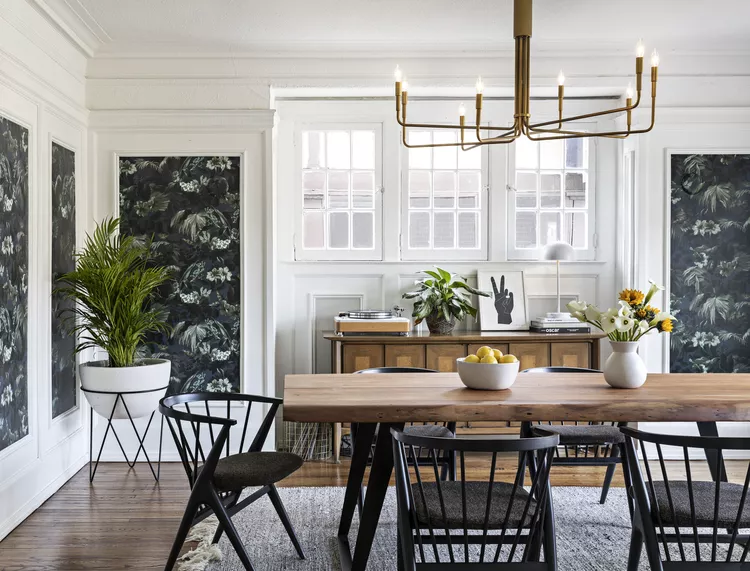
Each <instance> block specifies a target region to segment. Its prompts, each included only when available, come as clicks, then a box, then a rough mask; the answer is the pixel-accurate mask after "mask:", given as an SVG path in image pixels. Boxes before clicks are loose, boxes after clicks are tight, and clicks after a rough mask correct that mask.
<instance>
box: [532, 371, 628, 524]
mask: <svg viewBox="0 0 750 571" xmlns="http://www.w3.org/2000/svg"><path fill="white" fill-rule="evenodd" d="M522 372H523V373H577V374H578V373H579V374H582V375H586V374H591V373H601V371H598V370H596V369H586V368H583V367H536V368H533V369H525V370H524V371H522ZM622 426H627V423H626V422H608V421H591V422H579V421H574V422H571V421H565V422H563V421H551V420H547V421H535V422H524V423H522V424H521V434H523V435H529V434H534V433H535V431H536V430H538V429H541V430H544V431H547V432H554V433H555V434H559V435H560V446H559V447H558V448H557V449H556V450H555V458H554V463H555V464H558V465H562V466H606V467H607V472H606V473H605V475H604V482H603V484H602V493H601V497H600V498H599V502H600V503H602V504H603V503H604V502H605V501H606V500H607V494H608V493H609V486H610V484H611V483H612V477H613V476H614V474H615V468H616V467H617V465H618V464H621V463H622V462H623V458H624V456H625V453H624V449H623V446H624V444H625V438H624V436H623V435H622V434H621V433H620V430H619V427H622ZM623 475H624V476H625V481H626V485H627V478H628V474H627V470H626V468H625V467H624V466H623ZM631 511H632V509H631Z"/></svg>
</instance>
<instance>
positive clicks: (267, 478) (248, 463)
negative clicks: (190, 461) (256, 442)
mask: <svg viewBox="0 0 750 571" xmlns="http://www.w3.org/2000/svg"><path fill="white" fill-rule="evenodd" d="M303 463H304V462H303V460H302V458H300V457H299V456H297V455H296V454H292V453H290V452H241V453H239V454H232V455H231V456H227V457H226V458H222V459H221V460H219V462H218V463H217V464H216V470H214V484H216V489H218V490H221V491H222V492H234V491H237V490H242V489H243V488H249V487H251V486H266V485H268V484H275V483H276V482H278V481H279V480H283V479H284V478H286V477H287V476H291V475H292V474H294V473H295V472H296V471H297V470H299V469H300V468H301V467H302V464H303Z"/></svg>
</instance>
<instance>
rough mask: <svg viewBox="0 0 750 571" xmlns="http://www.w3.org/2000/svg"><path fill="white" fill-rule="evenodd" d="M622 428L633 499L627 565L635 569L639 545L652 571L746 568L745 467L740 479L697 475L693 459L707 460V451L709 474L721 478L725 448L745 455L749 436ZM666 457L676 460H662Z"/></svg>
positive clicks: (749, 524)
mask: <svg viewBox="0 0 750 571" xmlns="http://www.w3.org/2000/svg"><path fill="white" fill-rule="evenodd" d="M622 432H623V433H624V435H625V439H626V445H625V450H626V454H627V455H628V460H629V461H628V467H629V470H630V473H631V479H632V482H633V484H632V490H631V494H632V495H633V496H634V498H635V505H636V510H635V515H634V518H633V531H632V536H631V542H630V555H629V559H628V570H629V571H635V570H636V569H638V562H639V560H640V557H641V551H642V549H643V546H644V545H645V547H646V556H647V558H648V562H649V565H650V568H651V570H652V571H657V570H658V571H662V570H675V571H679V570H684V571H697V570H702V569H706V570H709V569H710V570H712V571H714V570H716V571H718V570H721V569H726V570H727V571H729V570H737V571H740V570H743V569H748V568H750V562H748V561H747V557H748V549H749V548H750V535H749V534H748V533H747V530H748V529H749V528H750V505H749V504H750V502H749V501H748V497H747V496H748V493H747V492H748V484H750V467H749V468H748V470H747V472H746V474H745V476H744V480H743V483H742V484H739V483H731V482H727V481H721V478H719V479H717V480H716V481H713V480H708V481H704V480H703V479H700V478H699V476H698V466H699V465H700V464H701V463H703V462H704V461H705V462H706V463H708V462H709V461H708V460H703V458H704V457H712V458H713V459H714V463H715V465H714V469H715V473H716V474H718V475H720V476H724V477H725V476H726V474H725V473H724V460H723V458H724V452H725V451H727V450H731V451H740V452H741V453H743V454H744V455H747V452H748V450H750V438H727V437H705V436H679V435H667V434H653V433H649V432H643V431H640V430H635V429H632V428H623V429H622ZM639 449H640V453H641V457H640V459H639V458H638V450H639ZM710 452H713V453H714V454H707V453H710ZM665 458H670V459H672V458H677V459H679V460H680V461H679V462H674V461H673V462H669V465H668V463H667V462H665ZM639 460H640V462H639ZM706 472H708V470H706ZM743 529H744V530H745V533H740V531H741V530H743Z"/></svg>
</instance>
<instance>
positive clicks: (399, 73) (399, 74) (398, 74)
mask: <svg viewBox="0 0 750 571" xmlns="http://www.w3.org/2000/svg"><path fill="white" fill-rule="evenodd" d="M403 75H404V74H403V72H402V71H401V68H400V67H399V66H396V70H395V71H394V72H393V77H394V78H395V79H396V81H401V79H402V78H403Z"/></svg>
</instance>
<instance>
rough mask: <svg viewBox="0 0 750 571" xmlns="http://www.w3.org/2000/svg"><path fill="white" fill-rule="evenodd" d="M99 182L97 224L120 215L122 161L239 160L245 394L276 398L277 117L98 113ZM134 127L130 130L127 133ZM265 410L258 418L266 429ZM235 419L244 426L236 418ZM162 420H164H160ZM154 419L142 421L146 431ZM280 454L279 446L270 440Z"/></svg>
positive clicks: (129, 442) (112, 453)
mask: <svg viewBox="0 0 750 571" xmlns="http://www.w3.org/2000/svg"><path fill="white" fill-rule="evenodd" d="M91 119H92V122H91V124H92V129H91V148H92V172H91V177H92V181H93V182H94V183H95V185H96V188H97V189H98V193H97V196H96V202H95V205H94V212H95V213H96V216H95V218H96V219H97V220H101V219H103V218H104V217H106V216H109V215H113V214H116V213H117V210H118V204H119V170H118V157H120V156H165V155H168V156H184V155H208V156H215V155H233V156H240V157H241V161H242V167H241V168H242V171H241V196H240V208H241V244H240V248H241V260H242V276H241V284H242V285H241V287H242V297H241V305H242V332H241V347H242V349H241V355H240V359H241V363H242V364H241V369H242V379H241V382H242V390H243V392H246V393H251V394H261V395H270V396H273V395H274V394H275V391H274V387H273V382H272V381H271V382H270V383H269V379H272V374H271V371H273V354H274V334H273V331H274V325H273V322H274V308H273V299H274V295H273V287H274V286H273V284H274V275H275V273H274V253H273V245H272V244H270V238H269V236H270V234H269V233H270V232H271V231H272V229H273V221H272V220H270V219H269V216H271V215H272V212H273V210H272V207H271V202H272V157H271V150H272V129H273V111H270V110H266V111H246V112H244V113H243V112H232V113H216V114H214V115H213V117H211V116H209V115H208V114H205V113H201V112H190V111H187V112H184V113H182V112H174V111H167V112H159V111H149V112H144V113H138V112H132V111H131V112H124V113H123V114H120V113H115V112H105V113H99V112H94V113H92V117H91ZM128 125H129V126H128ZM260 413H261V411H260V410H257V411H256V412H255V413H254V414H253V415H252V421H253V422H256V423H257V422H260V418H261V417H260V416H259V415H260ZM233 416H237V418H240V417H242V418H244V412H242V411H241V410H240V409H237V410H234V412H233ZM156 420H157V421H158V420H159V419H158V418H157V419H156ZM146 421H147V419H139V420H138V421H137V425H138V426H139V429H140V430H143V428H144V427H145V425H146ZM105 426H106V422H104V421H103V419H97V423H96V426H95V428H94V442H95V443H96V442H100V441H101V437H102V435H103V432H104V428H105ZM158 429H159V426H158V423H157V424H156V426H153V427H152V429H151V432H150V433H149V435H148V438H147V440H146V450H147V452H148V454H149V456H150V457H151V458H152V459H153V458H155V457H156V455H157V453H158V444H159V430H158ZM120 435H121V438H122V440H123V445H124V446H125V448H126V450H132V451H135V450H136V448H137V441H136V440H135V436H134V435H133V434H132V430H131V429H130V427H129V426H127V425H124V424H123V425H122V428H120ZM269 446H273V438H270V439H269ZM164 450H165V452H164V458H165V459H169V460H177V459H178V457H177V454H176V450H175V449H174V446H173V443H172V439H171V436H170V435H169V434H168V433H167V434H166V435H165V438H164ZM102 458H103V459H104V460H120V459H121V455H120V451H119V449H118V447H117V444H116V442H115V441H114V440H111V441H108V442H107V445H106V447H105V450H104V453H103V455H102Z"/></svg>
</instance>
